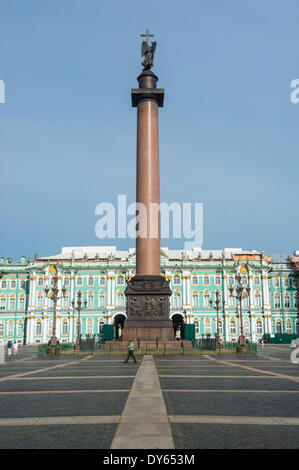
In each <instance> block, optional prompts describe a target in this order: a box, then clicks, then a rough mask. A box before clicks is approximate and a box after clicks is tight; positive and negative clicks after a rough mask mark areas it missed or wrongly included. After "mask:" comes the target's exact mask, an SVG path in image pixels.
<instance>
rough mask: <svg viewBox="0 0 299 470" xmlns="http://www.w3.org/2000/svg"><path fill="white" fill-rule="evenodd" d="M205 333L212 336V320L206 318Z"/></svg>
mask: <svg viewBox="0 0 299 470" xmlns="http://www.w3.org/2000/svg"><path fill="white" fill-rule="evenodd" d="M204 331H205V334H206V335H208V334H211V320H210V318H205V323H204Z"/></svg>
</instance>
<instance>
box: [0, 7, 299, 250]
mask: <svg viewBox="0 0 299 470" xmlns="http://www.w3.org/2000/svg"><path fill="white" fill-rule="evenodd" d="M0 8H1V11H0V38H1V40H0V79H2V80H4V81H5V85H6V103H5V104H0V149H1V162H2V166H1V170H2V171H1V176H2V177H1V201H2V203H1V211H2V216H1V219H2V230H1V235H0V236H1V250H0V256H6V257H8V256H12V257H13V258H15V259H16V258H18V257H19V256H21V255H25V256H32V255H33V254H34V252H38V253H39V255H41V256H46V255H50V254H55V253H58V252H59V251H60V248H61V246H76V245H100V244H104V245H115V244H116V245H117V246H119V247H120V248H121V249H127V248H128V247H129V246H134V241H133V240H131V239H129V240H99V239H97V238H96V236H95V230H94V227H95V224H96V222H97V220H98V216H96V215H95V207H96V205H97V204H98V203H99V202H104V201H107V202H112V203H115V202H116V198H117V194H127V197H128V201H129V202H132V201H133V200H134V197H135V138H136V135H135V134H136V109H133V108H131V102H130V89H131V88H134V87H135V86H136V77H137V75H138V74H139V72H140V70H141V66H140V62H141V58H140V40H141V39H140V37H139V35H140V33H142V32H144V30H145V29H146V28H149V29H150V31H152V32H154V33H155V34H156V40H157V41H158V48H157V52H156V57H155V67H154V71H155V73H156V74H157V75H158V76H159V82H158V83H159V86H160V87H164V88H165V93H166V95H165V107H164V108H163V109H161V110H160V158H161V200H163V201H166V202H172V201H179V202H180V201H181V202H189V201H190V202H203V203H204V244H203V247H204V248H205V249H210V248H215V249H216V248H223V247H242V248H244V249H257V250H264V251H266V252H267V253H291V252H293V251H294V250H295V249H299V237H298V235H299V227H298V169H299V163H298V118H299V104H297V105H295V104H292V103H291V101H290V93H291V88H290V83H291V81H292V80H293V79H296V78H299V61H298V56H299V54H298V15H299V3H298V1H297V0H285V1H281V0H280V1H277V0H262V1H261V0H251V1H250V2H248V1H247V0H226V1H225V2H224V1H223V0H185V1H184V2H183V1H178V0H163V1H156V0H152V1H150V2H148V1H146V2H145V1H144V2H142V1H140V0H139V1H137V0H127V1H126V2H124V1H121V0H109V1H103V0H84V1H83V0H80V1H78V0H43V1H40V0H26V2H24V1H22V0H1V4H0ZM162 245H164V246H169V247H172V248H181V247H182V246H183V242H182V241H181V240H163V241H162Z"/></svg>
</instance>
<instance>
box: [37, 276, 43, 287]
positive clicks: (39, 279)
mask: <svg viewBox="0 0 299 470" xmlns="http://www.w3.org/2000/svg"><path fill="white" fill-rule="evenodd" d="M37 285H38V287H42V286H43V285H44V280H43V278H42V277H39V278H38V279H37Z"/></svg>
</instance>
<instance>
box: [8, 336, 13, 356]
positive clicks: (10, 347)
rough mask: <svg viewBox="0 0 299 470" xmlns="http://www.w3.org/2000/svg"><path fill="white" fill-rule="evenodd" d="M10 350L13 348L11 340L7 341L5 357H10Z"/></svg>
mask: <svg viewBox="0 0 299 470" xmlns="http://www.w3.org/2000/svg"><path fill="white" fill-rule="evenodd" d="M12 348H13V342H12V341H11V340H8V341H7V355H8V357H11V353H12Z"/></svg>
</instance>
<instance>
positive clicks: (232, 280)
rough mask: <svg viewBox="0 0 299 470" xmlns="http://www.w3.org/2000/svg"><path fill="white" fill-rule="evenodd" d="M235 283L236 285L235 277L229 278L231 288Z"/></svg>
mask: <svg viewBox="0 0 299 470" xmlns="http://www.w3.org/2000/svg"><path fill="white" fill-rule="evenodd" d="M233 283H234V276H229V278H228V284H229V285H230V286H232V285H233Z"/></svg>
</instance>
